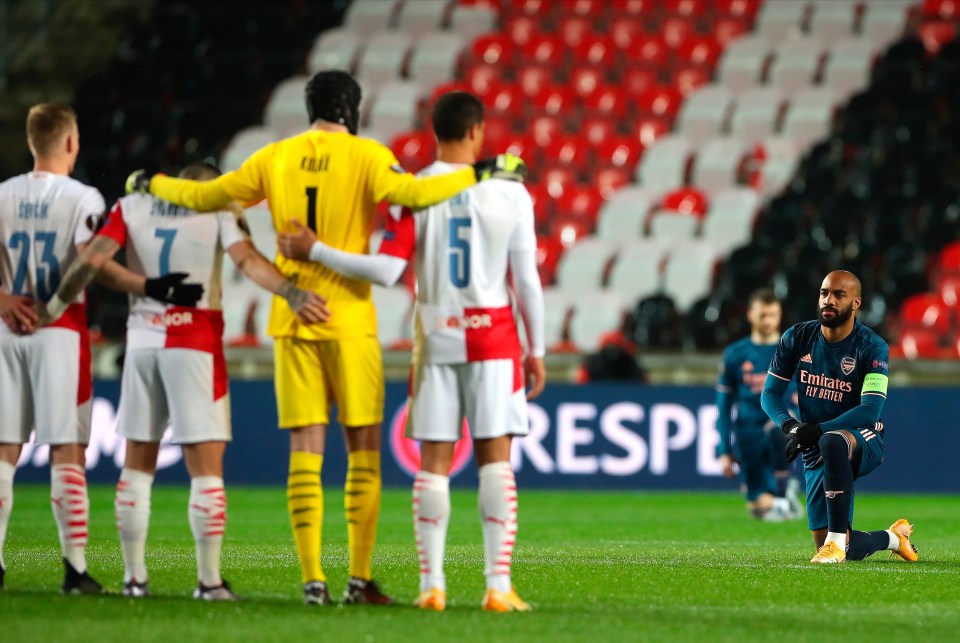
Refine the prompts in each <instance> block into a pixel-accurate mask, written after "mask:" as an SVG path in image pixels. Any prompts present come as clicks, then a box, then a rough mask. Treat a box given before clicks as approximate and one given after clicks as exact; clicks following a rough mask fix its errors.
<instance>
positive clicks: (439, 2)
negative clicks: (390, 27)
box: [397, 0, 450, 39]
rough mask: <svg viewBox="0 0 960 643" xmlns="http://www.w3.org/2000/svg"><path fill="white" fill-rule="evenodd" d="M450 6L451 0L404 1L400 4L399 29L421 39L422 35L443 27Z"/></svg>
mask: <svg viewBox="0 0 960 643" xmlns="http://www.w3.org/2000/svg"><path fill="white" fill-rule="evenodd" d="M449 8H450V0H415V1H414V2H409V1H408V2H404V3H403V4H402V5H400V15H399V17H398V18H397V30H399V31H402V32H404V33H408V34H410V35H411V36H413V37H414V38H417V39H419V38H420V37H421V36H423V35H425V34H428V33H430V32H431V31H436V30H438V29H440V28H441V27H443V24H444V22H445V21H446V15H447V11H448V10H449Z"/></svg>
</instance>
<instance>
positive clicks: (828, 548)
mask: <svg viewBox="0 0 960 643" xmlns="http://www.w3.org/2000/svg"><path fill="white" fill-rule="evenodd" d="M861 304H862V299H861V294H860V280H859V279H857V277H856V276H855V275H853V274H852V273H849V272H847V271H845V270H835V271H833V272H831V273H830V274H828V275H827V276H826V278H825V279H824V280H823V284H822V285H821V286H820V301H819V305H818V309H817V311H818V319H816V320H811V321H808V322H803V323H800V324H797V325H795V326H793V327H791V328H790V329H788V330H787V332H785V333H784V334H783V337H781V338H780V344H779V345H778V346H777V352H776V354H775V355H774V357H773V360H772V361H771V362H770V369H769V372H768V374H767V381H766V384H765V386H764V389H763V394H762V396H761V403H762V404H763V410H764V411H766V412H767V415H769V416H770V419H771V420H773V421H774V422H776V423H777V425H778V426H780V428H781V429H782V430H783V432H784V433H785V434H786V435H787V437H788V438H789V439H790V441H789V442H788V443H787V458H788V460H790V461H791V462H792V461H793V460H795V459H796V458H797V456H801V457H802V458H803V468H804V477H805V478H806V483H807V517H808V524H809V526H810V530H811V531H812V532H813V538H814V542H815V543H816V546H817V553H816V555H815V556H814V557H813V559H812V560H811V561H810V562H812V563H818V564H822V563H842V562H844V561H845V560H863V559H864V558H866V557H867V556H869V555H870V554H873V553H875V552H878V551H882V550H884V549H887V550H890V551H892V552H894V553H895V554H896V555H897V556H899V557H900V558H901V559H903V560H905V561H909V562H915V561H916V560H917V550H916V547H914V546H913V544H912V543H911V542H910V536H911V534H912V533H913V525H911V524H910V523H909V522H908V521H907V520H905V519H903V518H901V519H899V520H897V521H896V522H894V523H893V525H891V526H890V528H889V529H885V530H881V531H869V532H864V531H854V530H853V529H852V525H853V493H854V490H853V482H854V480H855V479H857V478H859V477H862V476H865V475H867V474H868V473H870V472H871V471H873V470H874V469H876V468H877V467H878V466H880V463H881V462H882V461H883V450H884V449H883V442H884V426H883V422H882V421H881V420H880V414H881V412H882V411H883V404H884V402H885V401H886V399H887V377H888V374H889V365H888V361H889V349H888V347H887V344H886V342H885V341H883V339H881V338H880V336H879V335H877V334H876V333H874V332H873V331H872V330H870V329H869V328H867V327H866V326H864V325H863V324H862V323H860V321H859V320H858V319H857V318H856V315H855V313H856V311H857V310H859V309H860V306H861ZM795 374H796V379H797V388H798V394H799V406H800V420H799V421H798V420H795V419H794V418H792V417H790V414H789V413H788V412H787V406H786V404H785V402H784V401H783V392H784V391H785V390H786V387H787V384H788V383H789V381H790V380H791V379H792V378H793V377H794V375H795Z"/></svg>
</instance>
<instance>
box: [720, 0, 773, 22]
mask: <svg viewBox="0 0 960 643" xmlns="http://www.w3.org/2000/svg"><path fill="white" fill-rule="evenodd" d="M761 4H763V0H716V4H715V5H714V11H715V12H716V13H717V15H721V16H735V17H738V18H746V19H749V20H752V19H753V18H754V17H755V16H756V15H757V11H758V10H759V9H760V5H761Z"/></svg>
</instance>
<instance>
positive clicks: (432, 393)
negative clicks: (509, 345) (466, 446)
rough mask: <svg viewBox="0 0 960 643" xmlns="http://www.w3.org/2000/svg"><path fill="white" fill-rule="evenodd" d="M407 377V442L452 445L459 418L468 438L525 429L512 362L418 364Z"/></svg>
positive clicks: (519, 379)
mask: <svg viewBox="0 0 960 643" xmlns="http://www.w3.org/2000/svg"><path fill="white" fill-rule="evenodd" d="M412 375H413V377H412V381H411V391H410V406H409V411H408V413H407V429H406V436H407V437H408V438H412V439H414V440H430V441H436V442H456V441H457V440H459V439H460V437H461V435H460V433H461V427H462V425H463V420H464V419H466V420H467V425H468V426H469V427H470V435H471V437H472V438H473V439H474V440H484V439H490V438H498V437H501V436H504V435H516V436H521V435H526V434H527V433H528V432H529V431H530V426H529V423H528V422H527V399H526V392H525V391H524V388H523V375H522V370H521V368H520V361H519V360H518V359H517V360H514V359H492V360H485V361H482V362H468V363H465V364H420V365H417V366H415V367H414V370H413V374H412Z"/></svg>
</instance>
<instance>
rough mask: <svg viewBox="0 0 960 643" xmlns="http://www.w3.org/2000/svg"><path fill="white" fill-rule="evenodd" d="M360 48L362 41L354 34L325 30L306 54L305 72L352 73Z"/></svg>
mask: <svg viewBox="0 0 960 643" xmlns="http://www.w3.org/2000/svg"><path fill="white" fill-rule="evenodd" d="M362 48H363V39H362V38H359V37H357V33H356V32H354V31H350V30H349V29H344V28H338V29H327V30H326V31H324V32H322V33H321V34H320V35H319V36H317V39H316V40H315V41H314V43H313V48H312V49H310V53H309V54H307V72H308V73H309V74H311V75H312V74H315V73H317V72H318V71H320V70H322V69H343V70H345V71H349V72H351V73H352V72H353V69H354V66H355V64H356V62H357V57H358V55H359V53H360V51H361V49H362Z"/></svg>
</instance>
